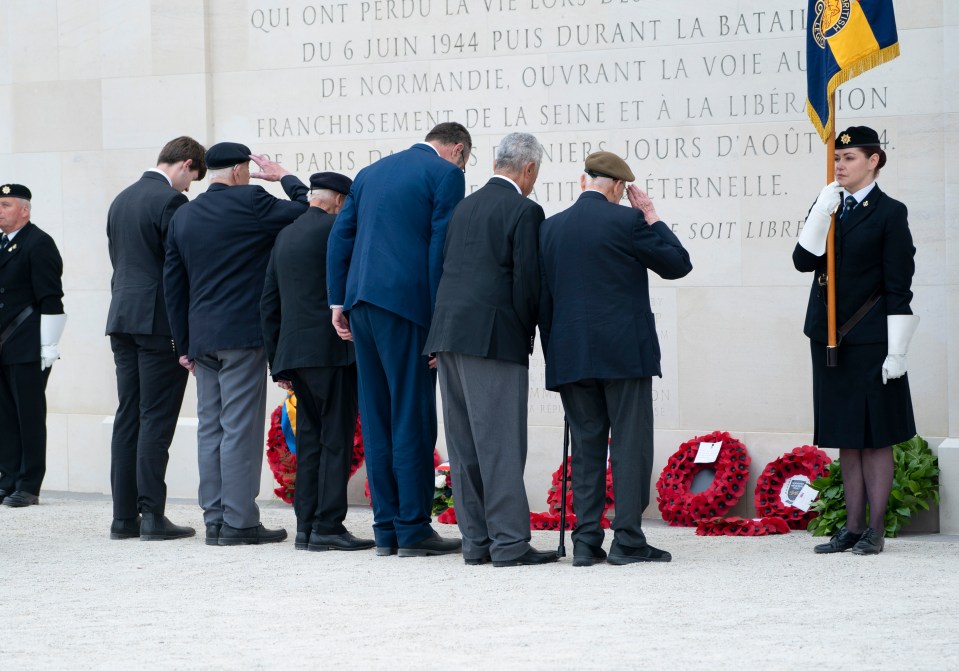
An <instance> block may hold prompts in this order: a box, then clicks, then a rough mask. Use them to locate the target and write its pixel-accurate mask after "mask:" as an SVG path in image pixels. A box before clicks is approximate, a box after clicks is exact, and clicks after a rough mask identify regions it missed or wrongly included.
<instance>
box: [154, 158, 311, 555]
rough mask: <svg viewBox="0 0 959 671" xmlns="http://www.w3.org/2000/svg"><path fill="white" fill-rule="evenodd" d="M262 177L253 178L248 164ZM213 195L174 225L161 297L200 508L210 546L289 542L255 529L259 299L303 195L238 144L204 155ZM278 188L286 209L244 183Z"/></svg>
mask: <svg viewBox="0 0 959 671" xmlns="http://www.w3.org/2000/svg"><path fill="white" fill-rule="evenodd" d="M251 159H252V160H253V161H254V162H256V164H257V165H258V166H259V167H260V170H261V172H258V173H255V174H253V175H251V174H250V160H251ZM206 164H207V167H208V168H209V170H210V182H211V183H210V186H209V188H208V189H207V190H206V192H205V193H202V194H200V195H199V196H197V198H196V199H195V200H193V201H192V202H190V203H187V204H186V205H184V206H183V207H181V208H180V209H179V210H177V212H176V214H175V215H174V216H173V220H172V221H171V222H170V232H169V233H168V234H167V240H166V262H165V263H164V267H163V290H164V292H165V293H166V305H167V313H168V314H169V316H170V328H171V329H172V330H173V339H174V340H175V341H176V347H177V350H178V351H179V352H180V353H181V356H180V363H181V365H183V366H186V367H187V368H188V369H191V370H193V371H195V373H196V383H197V419H198V427H197V452H198V461H199V466H200V506H201V507H202V508H203V521H204V523H205V524H206V543H207V544H208V545H258V544H260V543H277V542H280V541H282V540H284V539H285V538H286V530H285V529H276V530H270V529H266V528H265V527H264V526H263V525H262V524H260V509H259V508H258V507H257V505H256V497H257V494H259V492H260V471H261V470H262V468H263V436H264V426H265V423H266V353H265V352H264V349H263V329H262V328H261V326H260V309H259V307H260V306H259V304H260V297H261V296H262V294H263V281H264V278H265V276H266V266H267V263H268V262H269V260H270V250H271V249H272V248H273V242H274V241H275V240H276V235H277V233H279V232H280V230H281V229H282V228H283V227H284V226H287V225H289V224H290V223H292V222H293V220H294V219H296V218H297V217H298V216H300V215H301V214H303V213H304V212H305V211H306V209H307V207H308V204H307V200H306V194H307V191H308V189H307V187H306V185H305V184H303V182H301V181H300V180H299V179H297V178H296V177H295V176H294V175H291V174H290V173H289V172H287V171H286V170H285V169H284V168H283V167H282V166H280V165H279V164H278V163H274V162H273V161H270V160H268V159H267V158H266V157H265V156H259V155H251V154H250V149H249V148H248V147H246V146H244V145H242V144H237V143H235V142H221V143H219V144H215V145H213V146H212V147H210V148H209V149H208V150H207V152H206ZM251 177H256V178H259V179H265V180H267V181H271V182H275V181H279V182H280V184H281V185H282V186H283V190H284V191H286V194H287V195H288V196H289V197H290V200H281V199H279V198H275V197H274V196H272V195H270V194H269V193H267V192H266V190H265V189H263V187H261V186H252V185H250V178H251Z"/></svg>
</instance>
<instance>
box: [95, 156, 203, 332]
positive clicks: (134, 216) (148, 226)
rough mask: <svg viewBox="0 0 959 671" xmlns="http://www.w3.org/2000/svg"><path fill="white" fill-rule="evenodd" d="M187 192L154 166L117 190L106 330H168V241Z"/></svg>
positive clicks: (110, 229)
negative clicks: (165, 291) (165, 267)
mask: <svg viewBox="0 0 959 671" xmlns="http://www.w3.org/2000/svg"><path fill="white" fill-rule="evenodd" d="M186 203H187V197H186V196H185V195H184V194H182V193H180V192H179V191H177V190H176V189H174V188H173V187H172V186H170V183H169V182H168V181H167V179H166V177H164V176H163V175H161V174H160V173H158V172H155V171H153V170H147V171H146V172H145V173H143V176H142V177H141V178H140V179H139V180H138V181H136V182H134V183H133V184H131V185H130V186H128V187H127V188H125V189H124V190H123V191H121V192H120V193H119V195H117V197H116V198H115V199H114V200H113V203H112V204H111V205H110V211H109V212H108V213H107V241H108V246H109V251H110V263H111V264H112V265H113V277H112V278H111V279H110V311H109V313H107V335H110V334H111V333H135V334H141V335H162V336H169V335H170V320H169V319H167V315H166V301H164V299H163V261H164V255H165V251H164V242H165V240H166V234H167V230H168V229H169V227H170V220H171V219H173V214H174V213H175V212H176V211H177V209H178V208H180V207H182V206H183V205H186Z"/></svg>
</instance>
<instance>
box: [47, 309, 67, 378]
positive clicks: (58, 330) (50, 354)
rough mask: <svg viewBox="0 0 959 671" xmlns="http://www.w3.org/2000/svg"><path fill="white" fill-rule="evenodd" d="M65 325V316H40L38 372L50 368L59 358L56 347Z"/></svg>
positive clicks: (58, 349)
mask: <svg viewBox="0 0 959 671" xmlns="http://www.w3.org/2000/svg"><path fill="white" fill-rule="evenodd" d="M66 324H67V316H66V315H40V370H46V369H47V368H50V367H51V366H53V362H54V361H56V360H57V359H59V358H60V348H59V347H58V345H59V344H60V336H62V335H63V327H64V326H66Z"/></svg>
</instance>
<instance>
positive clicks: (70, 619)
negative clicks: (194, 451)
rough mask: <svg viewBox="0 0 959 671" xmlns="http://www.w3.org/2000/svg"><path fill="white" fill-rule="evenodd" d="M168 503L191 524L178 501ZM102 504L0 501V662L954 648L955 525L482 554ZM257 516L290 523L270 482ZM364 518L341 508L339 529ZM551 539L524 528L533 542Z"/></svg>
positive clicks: (867, 661)
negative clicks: (131, 534)
mask: <svg viewBox="0 0 959 671" xmlns="http://www.w3.org/2000/svg"><path fill="white" fill-rule="evenodd" d="M167 514H168V516H169V517H170V518H171V519H172V520H173V521H174V522H176V523H178V524H190V525H191V526H195V527H197V529H198V530H199V529H201V528H202V516H201V512H200V510H199V508H198V507H197V506H196V505H195V504H192V503H188V502H182V501H177V502H171V504H170V505H169V509H168V511H167ZM110 517H111V513H110V502H109V499H107V498H106V497H96V496H93V497H79V496H76V495H67V494H63V495H49V494H45V495H44V497H42V502H41V505H39V506H35V507H31V508H26V509H10V508H6V507H2V506H0V603H2V605H3V608H2V613H3V620H2V624H0V669H3V670H9V669H20V668H29V669H78V670H79V669H98V670H99V669H327V668H336V669H341V668H345V669H367V668H389V669H414V668H415V669H471V668H484V669H513V668H532V669H573V668H575V669H608V668H626V669H721V668H739V669H785V668H802V669H805V668H815V669H840V668H843V669H851V668H852V669H872V668H879V669H950V668H959V577H957V573H959V538H956V537H934V536H913V537H904V538H901V539H892V540H889V541H887V545H886V551H885V552H884V553H883V554H882V555H881V556H879V557H856V556H853V555H851V554H848V553H846V554H842V555H833V556H819V555H815V554H813V553H812V545H813V544H815V543H816V542H818V541H817V540H815V539H813V538H812V537H811V536H810V535H809V534H807V533H806V532H793V533H791V534H788V535H784V536H770V537H765V538H701V537H698V536H696V535H695V533H694V531H693V530H692V529H679V528H671V527H667V526H665V525H663V524H661V523H655V522H651V523H649V524H648V528H647V532H648V536H649V539H650V542H651V543H653V544H654V545H656V546H658V547H662V548H664V549H667V550H669V551H670V552H672V553H673V557H674V559H673V562H672V563H670V564H650V565H641V564H635V565H630V566H624V567H615V566H610V565H605V564H604V565H599V566H595V567H591V568H574V567H572V566H571V565H570V563H569V562H570V559H569V558H567V559H565V560H562V561H561V562H560V563H559V564H553V565H549V566H544V567H519V568H494V567H492V566H489V565H486V566H478V567H467V566H465V565H464V564H463V561H462V558H461V557H460V556H458V555H457V556H446V557H430V558H412V559H401V558H398V557H376V556H375V555H374V554H373V553H372V552H359V553H357V552H352V553H344V552H323V553H311V552H298V551H295V550H294V549H293V543H292V539H291V540H288V541H287V542H285V543H281V544H276V545H267V546H262V547H229V548H220V547H207V546H206V545H204V544H203V540H202V538H199V537H198V538H195V539H189V540H185V541H166V542H155V543H145V542H140V541H138V540H128V541H111V540H109V534H108V529H109V524H110ZM263 522H264V524H266V525H267V526H269V527H274V526H285V527H287V529H290V530H292V529H293V528H294V524H293V513H292V510H291V509H290V507H289V506H287V505H285V504H282V503H280V502H274V503H271V504H268V505H265V506H263ZM371 522H372V515H371V513H370V511H369V510H368V509H365V508H351V510H350V514H349V516H348V518H347V526H348V527H349V529H350V530H351V531H352V532H353V533H354V534H357V535H359V536H370V535H371V531H370V524H371ZM437 529H438V530H439V531H440V533H442V534H444V535H457V533H458V532H457V529H456V528H455V527H449V526H445V525H437ZM610 539H611V533H610V534H608V536H607V543H606V547H607V549H608V547H609V540H610ZM556 541H557V533H556V532H533V543H534V545H536V546H537V547H539V548H544V549H545V548H550V549H551V548H554V547H555V546H556ZM567 547H568V549H569V552H570V554H572V546H571V545H570V544H569V539H568V536H567Z"/></svg>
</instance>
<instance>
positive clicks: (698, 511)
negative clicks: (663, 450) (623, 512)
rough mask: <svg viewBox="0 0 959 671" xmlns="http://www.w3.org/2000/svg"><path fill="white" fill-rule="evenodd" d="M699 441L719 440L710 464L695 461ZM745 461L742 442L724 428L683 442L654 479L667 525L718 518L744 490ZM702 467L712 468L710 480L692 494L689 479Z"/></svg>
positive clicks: (747, 471) (685, 525)
mask: <svg viewBox="0 0 959 671" xmlns="http://www.w3.org/2000/svg"><path fill="white" fill-rule="evenodd" d="M700 443H722V445H721V446H720V448H719V454H718V455H717V457H716V460H715V461H714V462H713V463H708V464H707V463H701V464H697V463H695V461H696V453H697V452H698V451H699V445H700ZM749 462H750V459H749V454H748V453H747V452H746V447H745V445H743V444H742V443H741V442H739V441H738V440H736V439H735V438H733V437H731V436H730V435H729V434H728V433H726V432H725V431H723V432H720V431H714V432H713V433H710V434H708V435H705V436H697V437H696V438H693V439H692V440H688V441H686V442H685V443H683V444H682V445H680V446H679V449H678V450H676V452H675V453H674V454H673V455H672V456H671V457H670V458H669V460H668V461H667V462H666V467H665V468H664V469H663V472H662V474H661V475H660V476H659V480H658V481H657V482H656V492H657V493H658V496H657V501H658V502H659V511H660V512H661V513H662V515H663V519H664V520H666V522H668V523H669V525H670V526H674V527H679V526H683V527H691V526H696V523H697V522H698V521H699V520H702V519H710V518H713V517H721V516H722V515H723V514H725V513H726V511H727V510H729V509H730V508H732V507H733V506H734V505H736V503H737V502H738V501H739V499H740V497H742V495H743V493H745V491H746V482H747V481H748V480H749ZM706 469H713V470H715V473H716V474H715V476H714V477H713V481H712V483H710V485H709V487H707V488H706V489H705V490H703V491H701V492H696V493H693V492H692V491H690V488H691V487H692V484H693V478H694V477H695V475H696V474H697V473H699V472H700V471H703V470H706Z"/></svg>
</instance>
